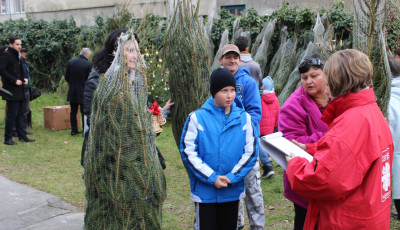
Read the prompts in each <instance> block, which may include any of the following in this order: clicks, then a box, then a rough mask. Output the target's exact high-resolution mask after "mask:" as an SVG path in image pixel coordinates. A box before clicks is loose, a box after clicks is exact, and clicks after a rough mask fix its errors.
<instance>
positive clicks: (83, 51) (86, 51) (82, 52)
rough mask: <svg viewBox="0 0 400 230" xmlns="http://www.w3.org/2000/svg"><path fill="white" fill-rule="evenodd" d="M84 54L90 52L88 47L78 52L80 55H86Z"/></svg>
mask: <svg viewBox="0 0 400 230" xmlns="http://www.w3.org/2000/svg"><path fill="white" fill-rule="evenodd" d="M86 54H89V55H90V54H92V51H91V50H90V49H89V48H83V49H82V50H81V53H80V55H84V56H86Z"/></svg>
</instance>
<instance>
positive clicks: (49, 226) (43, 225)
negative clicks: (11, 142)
mask: <svg viewBox="0 0 400 230" xmlns="http://www.w3.org/2000/svg"><path fill="white" fill-rule="evenodd" d="M83 218H84V213H81V212H77V208H76V207H75V206H73V205H71V204H68V203H66V202H64V201H62V200H61V199H60V198H58V197H56V196H53V195H51V194H49V193H45V192H42V191H39V190H36V189H34V188H31V187H28V186H26V185H23V184H19V183H16V182H14V181H10V180H8V179H7V178H5V177H2V176H0V230H14V229H23V230H53V229H54V230H64V229H65V230H78V229H79V230H81V229H83Z"/></svg>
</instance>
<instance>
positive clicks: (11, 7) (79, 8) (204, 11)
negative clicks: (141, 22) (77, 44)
mask: <svg viewBox="0 0 400 230" xmlns="http://www.w3.org/2000/svg"><path fill="white" fill-rule="evenodd" d="M0 1H1V5H0V21H5V20H8V19H18V18H27V17H29V18H31V19H33V20H39V19H44V20H47V21H51V20H63V19H69V18H70V17H73V18H74V19H75V21H76V23H77V25H92V24H94V18H95V17H96V16H97V15H100V16H102V17H104V18H107V17H111V16H112V15H113V14H114V12H116V11H117V10H118V9H119V7H123V6H124V5H127V6H128V7H129V9H130V10H131V11H132V12H133V13H134V16H135V17H136V18H142V17H144V16H145V15H146V14H148V13H153V14H156V15H158V16H161V17H167V16H168V14H169V12H171V8H172V6H173V5H174V2H176V0H111V1H110V0H85V1H81V0H57V1H56V0H0ZM193 1H195V0H193ZM333 2H334V1H332V0H246V1H244V0H200V14H201V15H213V16H214V17H216V16H217V12H218V11H220V10H221V9H224V8H226V9H228V10H229V11H230V12H231V13H233V14H236V15H240V12H241V11H243V10H246V9H251V8H254V9H256V10H257V12H258V13H259V14H260V15H265V14H271V13H272V12H273V11H274V10H276V9H278V8H280V7H281V6H282V5H283V4H286V5H288V6H299V7H312V8H325V9H329V8H330V7H331V6H332V4H333ZM351 4H352V1H350V0H345V5H346V7H348V8H351V6H352V5H351Z"/></svg>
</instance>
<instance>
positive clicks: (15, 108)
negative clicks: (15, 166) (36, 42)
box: [0, 36, 35, 145]
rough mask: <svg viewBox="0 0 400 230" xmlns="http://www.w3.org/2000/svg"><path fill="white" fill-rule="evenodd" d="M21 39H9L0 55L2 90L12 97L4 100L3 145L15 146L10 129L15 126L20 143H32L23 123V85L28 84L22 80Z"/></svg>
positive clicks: (26, 80)
mask: <svg viewBox="0 0 400 230" xmlns="http://www.w3.org/2000/svg"><path fill="white" fill-rule="evenodd" d="M20 51H21V39H20V38H18V37H14V36H13V37H10V38H9V47H8V49H7V50H6V51H4V52H3V53H2V54H1V55H0V75H1V77H2V81H3V87H4V89H6V90H8V91H9V92H10V93H12V95H13V96H12V97H10V98H4V97H3V100H7V115H6V116H7V118H6V127H5V132H4V144H6V145H15V144H17V143H15V142H14V141H13V140H12V129H13V126H14V124H15V126H16V128H17V135H18V138H19V141H21V142H33V141H35V140H34V139H29V138H28V137H27V136H26V135H27V132H26V129H25V123H24V101H25V90H24V85H26V84H28V79H26V78H24V73H23V70H22V65H21V60H20V54H19V52H20Z"/></svg>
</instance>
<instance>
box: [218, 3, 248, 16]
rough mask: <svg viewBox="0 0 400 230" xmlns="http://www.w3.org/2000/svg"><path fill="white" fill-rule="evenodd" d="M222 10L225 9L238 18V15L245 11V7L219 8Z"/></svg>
mask: <svg viewBox="0 0 400 230" xmlns="http://www.w3.org/2000/svg"><path fill="white" fill-rule="evenodd" d="M221 8H222V9H227V10H229V12H230V13H231V14H233V15H236V16H240V13H241V12H242V11H243V10H245V9H246V5H229V6H221Z"/></svg>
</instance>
